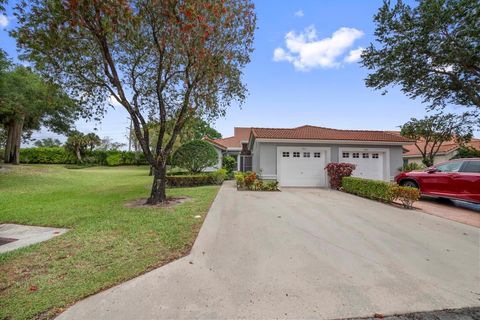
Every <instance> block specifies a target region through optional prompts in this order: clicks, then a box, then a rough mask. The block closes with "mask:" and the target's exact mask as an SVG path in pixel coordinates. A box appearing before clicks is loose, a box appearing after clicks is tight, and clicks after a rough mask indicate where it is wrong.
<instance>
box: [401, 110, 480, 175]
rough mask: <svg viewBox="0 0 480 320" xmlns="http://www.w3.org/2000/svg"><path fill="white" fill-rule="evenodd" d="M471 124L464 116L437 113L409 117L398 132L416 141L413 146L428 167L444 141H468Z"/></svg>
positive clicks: (460, 142) (470, 133)
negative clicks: (420, 117) (422, 116)
mask: <svg viewBox="0 0 480 320" xmlns="http://www.w3.org/2000/svg"><path fill="white" fill-rule="evenodd" d="M473 125H474V124H473V123H472V121H471V120H469V119H468V118H466V117H465V116H456V115H452V114H437V115H433V116H426V117H425V118H423V119H416V118H412V119H410V121H408V122H407V123H405V124H404V125H403V126H401V131H400V134H401V135H402V136H404V137H407V138H410V139H413V140H415V141H416V142H415V146H416V147H417V149H418V151H420V154H421V155H422V162H423V164H424V165H426V166H427V167H430V166H432V165H433V162H434V159H435V155H436V154H437V153H438V151H439V150H440V147H441V146H442V144H443V143H444V142H446V141H451V140H456V141H457V142H458V143H459V144H464V143H465V142H468V141H469V140H470V139H471V138H472V131H473Z"/></svg>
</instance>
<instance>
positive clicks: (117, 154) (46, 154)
mask: <svg viewBox="0 0 480 320" xmlns="http://www.w3.org/2000/svg"><path fill="white" fill-rule="evenodd" d="M20 162H21V163H38V164H77V162H78V160H77V158H76V157H75V155H74V154H72V153H71V152H69V151H67V150H65V149H64V148H62V147H38V148H24V149H21V150H20ZM82 162H83V163H84V164H88V165H101V166H106V165H108V166H121V165H141V164H147V161H146V160H145V156H144V155H143V153H135V152H132V151H119V150H110V151H103V150H94V151H86V152H85V155H84V157H83V161H82Z"/></svg>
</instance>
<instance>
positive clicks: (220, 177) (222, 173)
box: [208, 169, 227, 184]
mask: <svg viewBox="0 0 480 320" xmlns="http://www.w3.org/2000/svg"><path fill="white" fill-rule="evenodd" d="M208 175H209V176H211V177H212V180H213V182H214V183H215V184H222V183H223V181H225V179H227V169H218V170H217V171H213V172H209V173H208Z"/></svg>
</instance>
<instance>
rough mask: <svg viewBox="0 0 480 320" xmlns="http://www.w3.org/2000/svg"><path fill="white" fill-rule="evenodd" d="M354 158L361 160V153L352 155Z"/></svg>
mask: <svg viewBox="0 0 480 320" xmlns="http://www.w3.org/2000/svg"><path fill="white" fill-rule="evenodd" d="M352 157H353V158H360V153H358V152H354V153H352Z"/></svg>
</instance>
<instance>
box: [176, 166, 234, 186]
mask: <svg viewBox="0 0 480 320" xmlns="http://www.w3.org/2000/svg"><path fill="white" fill-rule="evenodd" d="M226 178H227V172H226V170H225V169H219V170H217V171H214V172H208V173H199V174H186V175H168V176H167V185H168V186H169V187H198V186H206V185H215V184H217V185H218V184H222V183H223V181H224V180H225V179H226Z"/></svg>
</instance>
